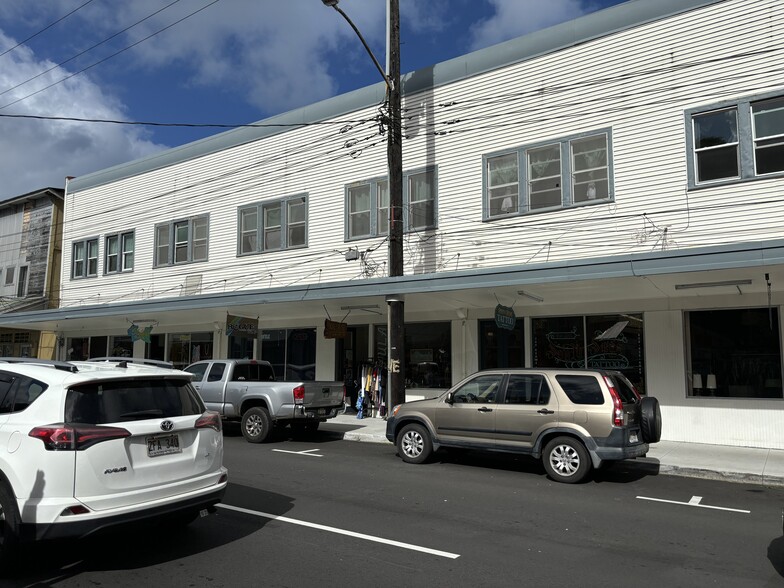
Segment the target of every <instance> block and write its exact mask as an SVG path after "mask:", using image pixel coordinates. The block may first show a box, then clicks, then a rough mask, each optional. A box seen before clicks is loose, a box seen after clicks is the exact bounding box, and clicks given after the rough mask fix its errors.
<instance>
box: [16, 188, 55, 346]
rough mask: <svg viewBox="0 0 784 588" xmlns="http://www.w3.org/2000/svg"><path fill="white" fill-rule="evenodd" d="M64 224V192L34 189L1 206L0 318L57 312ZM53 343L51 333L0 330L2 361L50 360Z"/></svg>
mask: <svg viewBox="0 0 784 588" xmlns="http://www.w3.org/2000/svg"><path fill="white" fill-rule="evenodd" d="M62 222H63V189H62V188H44V189H41V190H35V191H33V192H29V193H27V194H22V195H21V196H15V197H13V198H8V199H6V200H3V201H2V202H0V316H2V317H7V316H10V315H12V314H13V313H20V312H30V311H34V310H41V309H51V308H57V306H58V304H59V297H60V271H61V268H60V264H61V259H62ZM63 341H64V340H63ZM56 344H57V341H56V338H55V335H54V333H51V332H43V333H42V332H41V330H40V329H35V328H0V357H43V358H48V359H52V358H54V357H55V354H56V352H55V348H56Z"/></svg>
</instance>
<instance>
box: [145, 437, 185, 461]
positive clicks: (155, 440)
mask: <svg viewBox="0 0 784 588" xmlns="http://www.w3.org/2000/svg"><path fill="white" fill-rule="evenodd" d="M181 452H182V448H181V447H180V436H179V435H156V436H155V437H147V455H148V456H150V457H158V456H159V455H169V454H170V453H181Z"/></svg>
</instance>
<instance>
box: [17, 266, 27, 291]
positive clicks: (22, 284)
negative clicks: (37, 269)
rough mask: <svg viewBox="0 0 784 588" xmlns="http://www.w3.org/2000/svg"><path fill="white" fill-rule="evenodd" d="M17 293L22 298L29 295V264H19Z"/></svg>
mask: <svg viewBox="0 0 784 588" xmlns="http://www.w3.org/2000/svg"><path fill="white" fill-rule="evenodd" d="M16 295H17V297H19V298H22V297H24V296H26V295H27V266H26V265H20V266H19V279H18V280H17V281H16Z"/></svg>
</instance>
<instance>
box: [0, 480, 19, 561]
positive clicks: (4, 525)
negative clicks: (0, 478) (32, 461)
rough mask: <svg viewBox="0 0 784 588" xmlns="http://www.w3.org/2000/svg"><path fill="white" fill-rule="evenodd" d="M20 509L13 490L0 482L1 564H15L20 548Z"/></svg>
mask: <svg viewBox="0 0 784 588" xmlns="http://www.w3.org/2000/svg"><path fill="white" fill-rule="evenodd" d="M19 523H20V517H19V509H18V507H17V505H16V500H15V499H14V495H13V492H11V489H10V488H8V486H6V485H5V484H0V566H2V567H3V568H6V567H10V566H12V565H13V563H14V562H15V559H16V554H17V552H18V550H19Z"/></svg>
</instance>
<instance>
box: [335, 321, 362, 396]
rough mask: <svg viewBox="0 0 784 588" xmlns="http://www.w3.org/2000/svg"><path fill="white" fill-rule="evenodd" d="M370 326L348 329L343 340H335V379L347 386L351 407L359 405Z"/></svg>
mask: <svg viewBox="0 0 784 588" xmlns="http://www.w3.org/2000/svg"><path fill="white" fill-rule="evenodd" d="M368 332H369V330H368V326H367V325H358V326H355V327H348V328H347V329H346V336H345V337H344V338H343V339H335V378H336V379H338V380H340V379H341V378H342V379H343V382H344V383H345V384H346V400H347V401H348V402H349V406H351V407H354V406H356V404H357V395H358V393H359V380H360V377H361V376H360V373H359V371H358V370H359V369H360V365H361V364H362V362H366V361H367V360H368V357H369V355H368V354H369V353H370V350H369V339H368Z"/></svg>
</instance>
